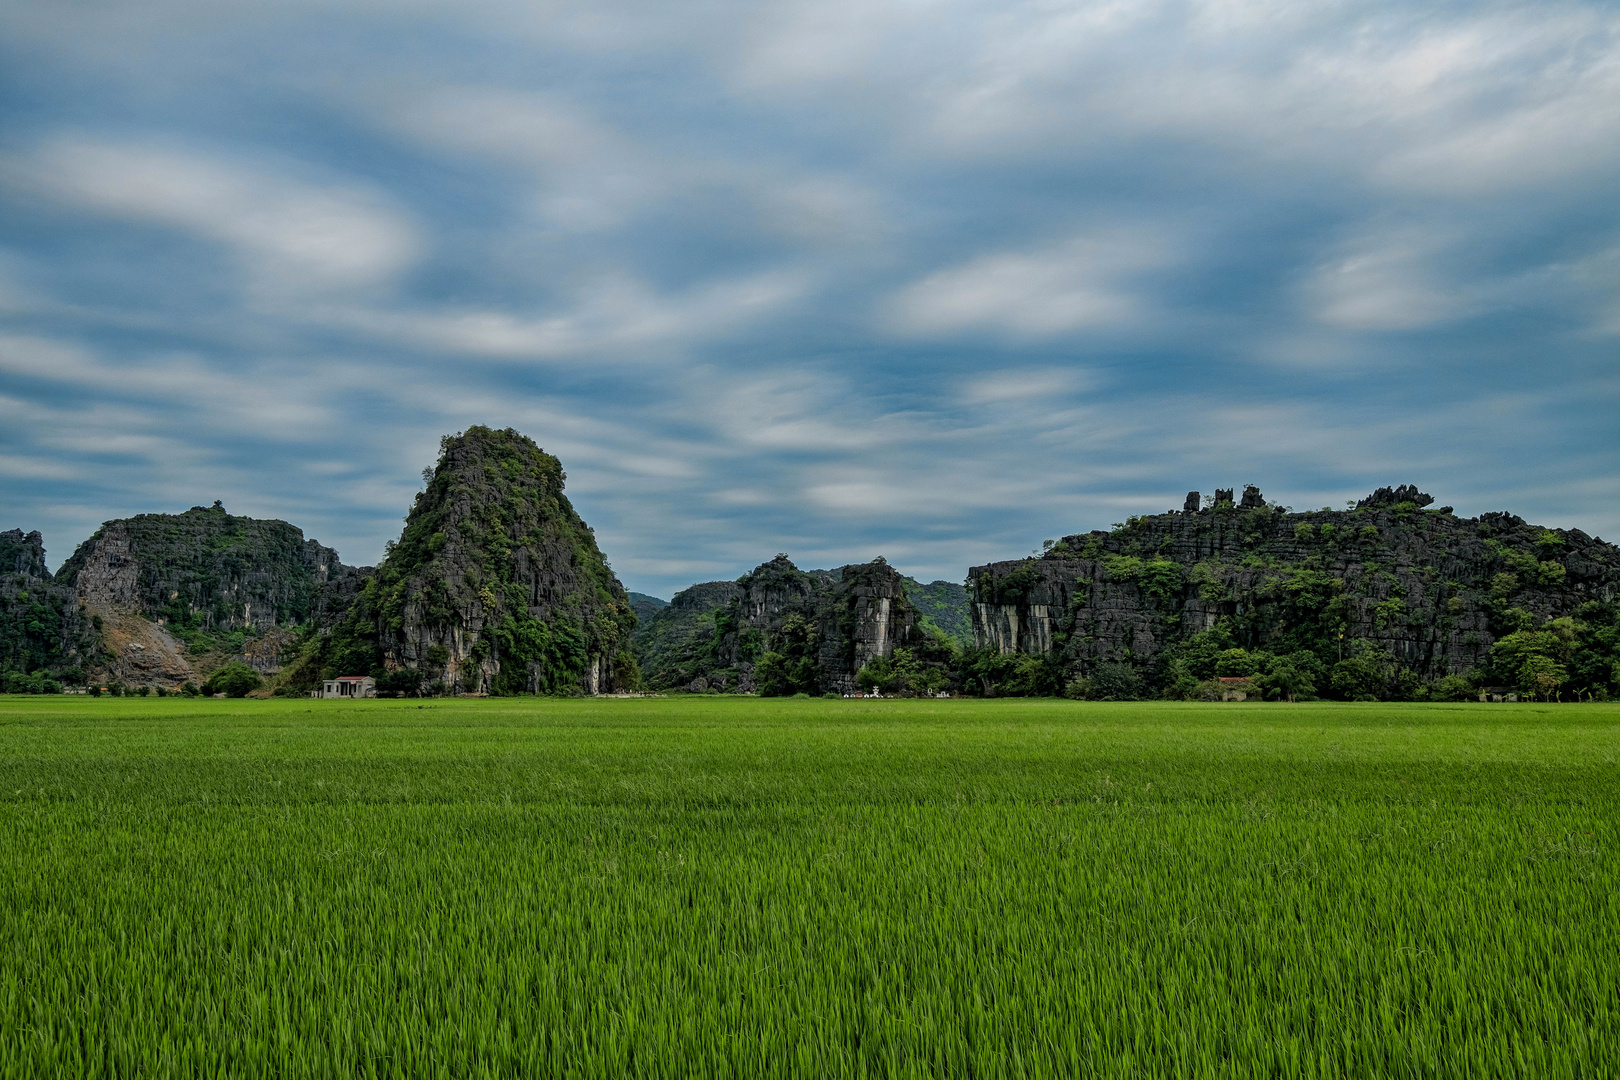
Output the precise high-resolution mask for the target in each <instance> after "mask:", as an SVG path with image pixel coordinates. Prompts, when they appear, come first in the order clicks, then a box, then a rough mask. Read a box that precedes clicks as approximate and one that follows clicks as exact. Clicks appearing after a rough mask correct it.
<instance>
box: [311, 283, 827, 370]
mask: <svg viewBox="0 0 1620 1080" xmlns="http://www.w3.org/2000/svg"><path fill="white" fill-rule="evenodd" d="M806 287H807V282H806V281H805V280H804V279H803V278H802V277H800V276H798V275H794V274H790V273H774V272H766V273H762V274H756V275H751V276H747V277H742V278H736V279H731V280H723V281H711V282H708V283H705V284H703V285H701V286H698V287H696V288H693V289H690V290H688V291H686V292H683V293H675V294H660V293H656V292H654V291H652V290H651V289H649V288H648V287H647V286H646V285H645V284H643V283H642V282H640V281H638V280H636V279H634V278H631V277H628V276H624V275H615V276H605V277H598V278H596V279H595V280H593V281H590V282H588V283H585V284H582V285H580V286H578V287H576V288H575V290H574V291H573V296H571V297H570V298H569V299H571V300H572V304H571V306H567V307H565V309H564V311H563V312H562V313H560V314H556V315H545V316H542V315H526V314H517V313H513V312H509V311H499V310H490V309H467V310H459V311H458V310H442V309H441V310H437V311H435V310H431V309H430V310H414V311H410V310H407V311H386V310H380V309H377V308H360V307H354V308H322V309H315V310H314V311H312V312H311V313H310V315H311V317H314V318H317V319H320V320H324V321H328V322H331V323H335V324H339V325H345V326H349V327H353V328H355V329H359V330H363V331H365V332H367V333H370V334H374V335H376V336H378V337H381V338H385V339H390V340H394V341H399V342H403V343H406V344H409V345H413V346H417V347H421V346H427V347H428V348H429V349H432V350H447V351H450V352H454V353H460V354H462V355H466V356H476V357H482V358H486V359H509V360H559V359H576V358H584V357H602V356H604V355H608V354H611V355H613V356H617V357H621V358H623V357H631V358H636V359H641V358H644V357H645V356H646V355H647V354H648V351H649V350H651V349H655V348H657V349H665V348H671V347H677V346H681V345H684V344H689V343H694V342H699V341H704V340H710V339H713V338H715V337H718V336H722V335H724V334H725V333H727V332H729V331H731V330H733V329H735V328H737V327H739V326H742V325H745V324H747V323H748V322H750V321H752V320H755V319H759V318H762V317H764V316H766V315H769V314H773V313H776V312H779V311H781V309H782V308H784V307H785V306H787V305H788V304H790V303H791V302H792V301H794V300H796V299H798V298H799V297H800V296H801V295H803V293H804V292H805V289H806ZM664 359H674V357H671V356H668V355H667V354H666V355H665V356H664Z"/></svg>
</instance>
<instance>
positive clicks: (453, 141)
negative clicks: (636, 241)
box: [384, 87, 680, 231]
mask: <svg viewBox="0 0 1620 1080" xmlns="http://www.w3.org/2000/svg"><path fill="white" fill-rule="evenodd" d="M384 115H385V116H386V117H387V119H388V122H389V123H391V124H392V125H393V126H395V127H397V128H399V129H400V130H403V131H406V132H409V133H410V134H412V135H414V136H415V137H417V138H419V139H421V140H423V141H425V142H427V143H430V144H432V145H435V146H438V147H442V148H446V149H449V150H452V151H455V152H457V153H473V154H478V155H480V156H483V157H487V158H490V159H492V160H496V161H504V162H507V163H509V164H512V165H516V166H519V167H521V168H523V169H524V170H526V171H528V172H529V173H531V174H532V175H533V176H534V178H535V182H536V191H535V196H534V207H535V209H536V210H537V212H538V213H539V214H540V216H541V217H542V218H543V219H544V220H545V221H546V222H547V223H548V224H549V225H551V226H552V227H555V228H559V229H564V230H568V231H594V230H599V229H606V228H611V227H613V226H615V225H619V224H621V223H622V222H623V221H624V219H625V218H626V217H628V216H629V215H631V214H633V213H634V212H636V211H637V210H638V209H640V208H641V207H642V206H644V205H646V204H649V203H651V202H654V201H656V200H658V199H660V198H662V197H664V196H665V195H666V194H667V193H668V191H669V189H670V187H671V184H672V182H673V181H674V179H675V177H673V176H672V175H670V174H671V173H675V172H678V171H679V168H680V167H679V165H677V164H674V163H671V162H668V161H666V160H664V159H663V158H661V157H660V156H659V155H657V154H654V153H652V152H650V151H649V150H648V149H646V148H645V147H643V146H642V145H640V144H638V143H637V142H635V141H633V140H631V139H629V138H626V137H625V136H624V135H622V134H620V133H619V132H618V131H615V130H614V129H613V128H612V127H611V126H610V125H608V124H606V123H605V122H603V121H602V120H600V119H599V118H597V117H593V116H591V115H589V114H588V113H587V112H586V111H585V110H584V109H582V108H580V107H579V106H578V105H577V104H575V103H572V102H570V101H568V100H566V99H563V98H558V97H553V96H547V95H542V94H532V93H519V92H515V91H510V90H505V89H500V88H495V87H446V88H442V89H438V90H433V91H430V92H428V93H426V94H423V95H420V96H414V95H406V96H404V97H403V98H397V99H396V98H393V97H392V96H391V98H390V101H389V104H388V105H387V106H386V107H385V109H384Z"/></svg>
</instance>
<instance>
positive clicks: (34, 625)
mask: <svg viewBox="0 0 1620 1080" xmlns="http://www.w3.org/2000/svg"><path fill="white" fill-rule="evenodd" d="M101 658H102V649H101V645H100V636H99V634H98V632H97V630H96V626H95V621H94V617H93V616H92V614H91V613H90V612H88V611H87V610H85V609H84V608H83V607H82V606H81V605H80V604H79V603H78V600H77V599H76V598H75V597H74V594H73V590H72V589H70V588H66V587H64V586H61V585H57V584H55V583H54V582H53V581H52V580H51V575H50V573H49V572H48V571H47V570H46V569H45V541H44V538H43V537H41V536H40V534H39V533H38V532H31V533H28V534H26V535H24V533H23V531H22V530H21V529H11V530H8V531H6V532H0V670H4V671H19V672H27V673H34V672H43V673H47V674H50V675H51V676H53V677H59V678H66V679H68V681H77V680H78V678H80V677H82V676H81V674H80V673H81V671H82V669H83V668H84V667H86V666H87V665H94V664H96V663H97V662H98V661H99V660H100V659H101Z"/></svg>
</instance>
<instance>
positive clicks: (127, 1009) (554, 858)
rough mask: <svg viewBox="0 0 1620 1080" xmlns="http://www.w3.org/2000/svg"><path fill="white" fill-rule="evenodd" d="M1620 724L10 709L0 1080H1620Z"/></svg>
mask: <svg viewBox="0 0 1620 1080" xmlns="http://www.w3.org/2000/svg"><path fill="white" fill-rule="evenodd" d="M1617 841H1620V707H1615V706H1605V705H1580V706H1572V705H1562V706H1552V705H1478V704H1465V705H1448V706H1441V705H1373V704H1309V705H1299V706H1286V705H1258V706H1256V705H1201V704H1181V703H1164V704H1160V703H1119V704H1092V703H1075V702H1067V701H1031V700H1007V701H981V702H974V701H843V700H839V701H824V700H811V701H802V700H761V699H747V698H743V699H728V698H713V697H691V698H670V699H641V700H585V701H549V700H537V699H504V700H495V699H491V700H455V701H450V700H444V701H428V702H415V701H366V702H353V703H340V702H324V701H305V700H297V701H265V702H261V701H251V700H248V701H230V702H227V701H220V700H197V701H191V700H178V699H172V698H168V699H156V698H144V699H135V698H126V699H88V698H69V697H52V698H38V697H35V698H0V913H3V921H0V1077H25V1076H26V1077H42V1076H64V1077H66V1076H72V1077H94V1076H101V1077H135V1076H154V1077H167V1076H175V1077H182V1076H184V1077H190V1076H202V1075H208V1076H226V1075H228V1076H232V1077H268V1076H275V1077H304V1076H310V1077H327V1076H332V1077H336V1076H344V1077H347V1076H446V1077H452V1076H453V1077H484V1076H489V1077H494V1076H514V1077H515V1076H546V1075H556V1076H570V1077H596V1076H604V1077H605V1076H614V1077H620V1076H648V1077H658V1076H668V1077H677V1076H679V1077H692V1076H717V1077H756V1076H760V1077H770V1076H794V1077H808V1076H867V1077H878V1076H882V1077H910V1076H948V1077H1000V1076H1009V1077H1010V1076H1054V1077H1055V1076H1143V1077H1145V1076H1177V1077H1195V1076H1245V1077H1247V1076H1307V1077H1318V1076H1319V1077H1329V1076H1331V1077H1363V1076H1365V1077H1374V1076H1376V1077H1392V1076H1394V1077H1398V1076H1458V1077H1462V1076H1468V1077H1482V1076H1523V1075H1537V1076H1551V1077H1559V1076H1567V1077H1590V1076H1600V1075H1617V1074H1620V843H1617Z"/></svg>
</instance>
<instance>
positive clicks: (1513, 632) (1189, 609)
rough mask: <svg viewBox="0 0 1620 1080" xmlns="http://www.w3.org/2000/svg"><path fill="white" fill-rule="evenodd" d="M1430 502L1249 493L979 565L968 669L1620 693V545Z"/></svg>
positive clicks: (1203, 688)
mask: <svg viewBox="0 0 1620 1080" xmlns="http://www.w3.org/2000/svg"><path fill="white" fill-rule="evenodd" d="M1432 502H1433V500H1432V499H1431V498H1430V497H1429V496H1427V495H1425V494H1423V493H1422V492H1419V491H1417V490H1416V489H1415V488H1412V487H1402V488H1381V489H1379V491H1377V492H1374V493H1373V495H1371V496H1369V497H1368V498H1366V499H1363V500H1361V501H1360V502H1359V503H1358V504H1357V505H1356V506H1355V507H1354V508H1353V509H1350V510H1342V511H1334V510H1325V509H1324V510H1319V511H1306V512H1303V513H1295V512H1293V511H1291V510H1288V509H1287V508H1282V507H1275V506H1268V505H1266V504H1265V502H1264V500H1263V499H1261V497H1260V494H1259V492H1258V491H1257V490H1255V489H1253V488H1251V489H1249V491H1247V492H1245V494H1244V499H1243V504H1242V505H1234V504H1233V503H1232V502H1231V501H1230V500H1226V499H1222V500H1218V501H1217V502H1216V504H1215V505H1214V506H1212V507H1204V508H1202V509H1200V510H1197V511H1193V510H1188V511H1185V512H1182V513H1170V514H1159V515H1149V516H1144V517H1135V518H1132V519H1130V520H1129V521H1127V522H1125V523H1124V524H1122V525H1120V526H1117V527H1116V528H1115V529H1114V530H1113V531H1111V532H1106V533H1105V532H1100V531H1099V532H1092V533H1087V534H1083V535H1076V536H1068V537H1064V538H1063V539H1062V540H1060V541H1057V542H1055V543H1051V544H1049V545H1048V547H1047V548H1046V550H1045V551H1044V553H1043V554H1041V555H1040V556H1037V557H1034V558H1030V559H1024V560H1018V561H1016V562H1005V563H995V564H991V565H989V566H981V567H975V568H974V569H973V570H972V571H971V572H970V576H971V579H972V580H973V582H974V592H975V599H976V600H977V601H978V602H979V604H980V605H983V606H982V607H980V608H976V609H975V612H974V618H975V620H976V621H975V632H976V635H977V640H978V642H979V644H980V645H981V646H982V648H981V649H980V650H977V651H976V652H975V653H974V654H973V655H971V656H970V658H969V661H968V665H969V666H970V667H972V668H973V669H974V677H975V679H976V680H977V681H978V682H979V683H980V684H981V686H982V687H984V688H986V690H987V692H988V689H989V688H991V687H995V688H997V689H996V692H998V693H1035V694H1055V693H1060V692H1067V693H1070V694H1072V695H1076V696H1087V697H1102V698H1126V697H1139V696H1161V695H1168V696H1172V697H1203V698H1218V697H1221V696H1223V695H1228V694H1230V693H1232V692H1234V691H1237V692H1243V693H1247V694H1256V693H1258V694H1261V695H1264V696H1266V697H1270V698H1276V699H1288V698H1294V697H1301V696H1305V697H1309V696H1331V697H1337V698H1341V699H1345V700H1411V699H1419V698H1440V699H1458V698H1462V697H1465V696H1474V695H1477V694H1478V693H1479V692H1480V691H1481V689H1482V688H1485V687H1496V688H1498V691H1497V692H1499V693H1500V692H1506V691H1512V692H1515V693H1519V694H1524V695H1529V696H1532V697H1535V698H1539V699H1562V698H1583V699H1584V698H1592V697H1596V698H1600V699H1601V698H1606V697H1609V696H1611V695H1615V694H1620V667H1617V666H1616V664H1617V663H1620V642H1617V634H1620V630H1617V621H1620V549H1617V548H1615V547H1614V545H1612V544H1606V543H1604V542H1602V541H1601V540H1597V539H1594V538H1593V537H1590V536H1587V535H1586V534H1585V533H1583V532H1581V531H1580V530H1578V529H1570V530H1562V529H1547V528H1543V527H1540V526H1536V525H1531V524H1529V523H1527V522H1525V521H1524V520H1523V519H1522V518H1518V517H1515V516H1513V515H1511V514H1485V515H1483V516H1481V517H1479V518H1474V519H1461V518H1458V517H1456V516H1455V515H1453V514H1452V512H1451V508H1450V507H1444V508H1441V509H1439V510H1430V509H1425V507H1427V506H1428V505H1429V504H1430V503H1432ZM1217 657H1219V658H1220V659H1219V662H1218V661H1217ZM1221 679H1228V680H1231V679H1249V680H1252V682H1251V683H1250V684H1249V685H1246V686H1243V687H1241V688H1238V687H1233V686H1231V685H1226V686H1223V685H1222V684H1221V683H1220V680H1221Z"/></svg>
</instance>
